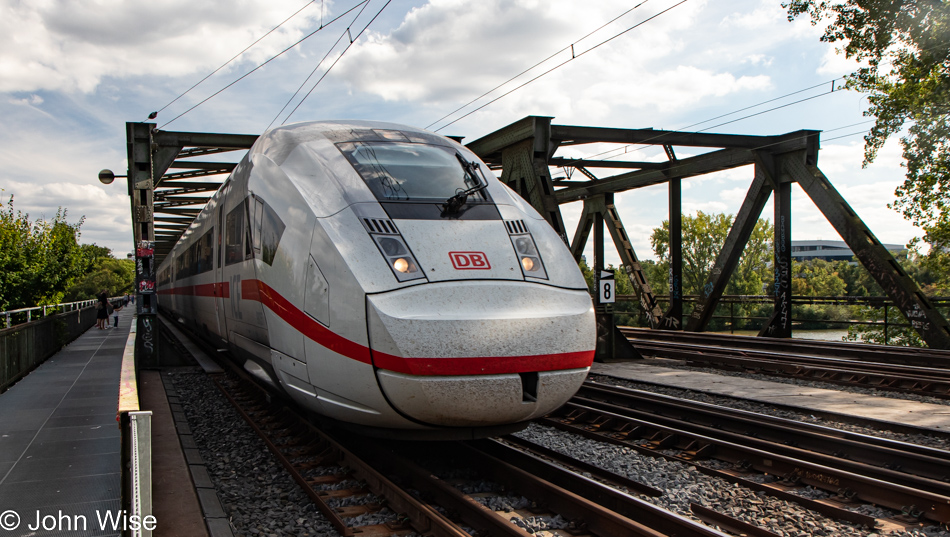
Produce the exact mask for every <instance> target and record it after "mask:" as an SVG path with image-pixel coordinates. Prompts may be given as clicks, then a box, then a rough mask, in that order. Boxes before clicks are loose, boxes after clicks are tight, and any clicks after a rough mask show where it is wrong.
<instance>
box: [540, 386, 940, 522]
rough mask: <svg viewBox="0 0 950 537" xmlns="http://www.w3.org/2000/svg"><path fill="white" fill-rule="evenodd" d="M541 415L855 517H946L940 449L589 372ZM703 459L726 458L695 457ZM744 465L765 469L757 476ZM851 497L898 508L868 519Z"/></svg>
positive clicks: (814, 506) (576, 430)
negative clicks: (804, 493)
mask: <svg viewBox="0 0 950 537" xmlns="http://www.w3.org/2000/svg"><path fill="white" fill-rule="evenodd" d="M542 421H543V422H544V423H545V424H547V425H552V426H554V427H557V428H560V429H562V430H567V431H570V432H574V433H578V434H581V435H583V436H587V437H589V438H594V439H597V440H601V441H606V442H611V443H615V444H621V445H624V446H627V447H631V448H633V449H636V450H637V451H639V452H640V453H643V454H646V455H649V456H654V457H664V458H667V459H671V460H678V461H681V462H685V463H688V464H692V465H694V466H696V467H697V468H698V469H699V470H700V471H702V472H704V473H708V474H711V475H717V476H719V477H723V478H725V479H727V480H729V481H732V482H736V483H739V484H742V485H744V486H748V487H751V488H753V489H754V490H763V491H765V492H767V493H769V494H772V495H775V496H778V497H780V498H783V499H789V500H793V501H796V502H798V503H800V504H803V505H805V506H806V507H809V508H811V509H814V510H816V511H818V512H821V513H824V514H826V515H828V516H832V517H836V518H839V519H842V520H848V521H850V522H854V523H858V524H864V525H870V526H875V525H877V526H888V525H892V522H893V523H896V524H898V525H899V524H905V523H910V522H913V521H915V520H917V519H928V520H932V521H934V522H939V523H944V524H945V523H947V522H948V521H950V482H948V480H950V462H948V461H950V454H948V453H947V452H945V451H942V450H937V449H932V448H927V447H923V446H917V445H913V444H906V443H902V442H896V441H892V440H887V439H882V438H876V437H870V436H866V435H860V434H857V433H850V432H846V431H839V430H835V429H829V428H827V427H821V426H815V425H809V424H805V423H800V422H793V421H790V420H785V419H781V418H775V417H771V416H765V415H762V414H756V413H753V412H746V411H740V410H735V409H730V408H725V407H719V406H716V405H710V404H706V403H698V402H694V401H686V400H682V399H677V398H673V397H668V396H663V395H657V394H651V393H647V392H642V391H638V390H632V389H629V388H622V387H616V386H605V385H598V384H596V383H592V382H587V383H585V385H584V386H583V387H582V388H581V391H580V392H579V393H578V395H577V396H575V398H574V399H572V400H571V402H569V403H568V405H565V406H564V407H562V409H560V410H559V411H558V412H556V413H554V414H552V415H550V416H548V417H547V418H545V419H544V420H542ZM710 459H716V460H718V461H721V462H722V463H726V465H722V464H720V465H719V467H718V468H717V467H710V465H709V464H704V463H703V462H702V461H708V460H710ZM750 472H758V473H761V474H767V475H768V476H775V479H770V481H771V482H765V483H757V482H755V481H753V480H751V479H750ZM798 486H811V487H814V488H817V489H821V490H825V491H828V492H829V493H830V494H831V495H833V496H832V497H831V498H830V499H823V500H808V499H805V498H801V497H799V496H793V495H791V494H790V492H789V491H790V490H792V489H794V488H795V487H798ZM855 501H863V502H867V503H871V504H874V505H879V506H883V507H887V508H890V509H893V510H895V511H897V512H901V513H903V515H902V516H901V517H899V518H897V519H895V520H894V521H886V520H874V519H872V518H871V517H867V516H865V515H859V514H857V513H855V512H853V511H851V510H849V509H847V507H848V506H849V505H852V504H853V503H854V502H855Z"/></svg>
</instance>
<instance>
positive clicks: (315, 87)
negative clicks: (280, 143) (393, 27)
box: [281, 0, 392, 125]
mask: <svg viewBox="0 0 950 537" xmlns="http://www.w3.org/2000/svg"><path fill="white" fill-rule="evenodd" d="M390 2H392V0H386V3H385V4H383V7H381V8H379V11H377V12H376V14H375V15H373V18H372V19H370V21H369V22H367V23H366V26H364V27H363V29H362V30H360V33H358V34H356V37H354V38H352V39H350V43H349V44H348V45H346V48H344V49H343V52H341V53H340V55H339V56H337V58H336V59H335V60H333V63H331V64H330V67H327V70H326V71H324V73H323V75H321V76H320V79H319V80H317V81H316V82H315V83H314V84H313V86H312V87H311V88H310V91H308V92H307V94H306V95H304V96H303V99H300V102H299V103H297V106H295V107H294V109H293V110H291V111H290V113H289V114H287V117H285V118H284V121H282V122H281V125H283V124H284V123H287V120H289V119H290V116H292V115H294V112H296V111H297V109H298V108H300V105H302V104H303V103H304V101H306V100H307V97H310V94H311V93H313V90H315V89H317V86H319V85H320V82H323V79H324V78H326V76H327V75H328V74H330V70H331V69H333V66H335V65H336V64H337V63H338V62H339V61H340V60H342V59H343V56H344V55H345V54H346V51H348V50H350V47H352V46H353V43H355V42H356V41H357V40H358V39H359V38H360V36H361V35H363V32H365V31H366V29H367V28H369V27H370V25H371V24H373V22H374V21H375V20H376V19H377V17H379V16H380V15H381V14H382V13H383V10H384V9H386V6H388V5H389V4H390ZM354 20H355V19H354ZM346 33H347V34H348V35H349V33H350V29H349V28H347V29H346Z"/></svg>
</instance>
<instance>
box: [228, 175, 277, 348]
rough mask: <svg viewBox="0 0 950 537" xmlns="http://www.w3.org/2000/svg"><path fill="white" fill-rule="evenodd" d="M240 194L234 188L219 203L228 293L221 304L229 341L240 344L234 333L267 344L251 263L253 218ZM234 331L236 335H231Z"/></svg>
mask: <svg viewBox="0 0 950 537" xmlns="http://www.w3.org/2000/svg"><path fill="white" fill-rule="evenodd" d="M241 194H242V192H241V191H240V190H239V189H237V188H233V189H232V190H231V193H230V195H229V196H228V202H227V203H224V204H223V206H222V213H224V214H223V215H222V218H223V219H224V266H223V268H222V269H221V282H222V285H223V287H224V294H225V295H226V296H227V300H225V301H224V303H223V306H224V315H225V318H226V324H227V329H228V341H230V342H232V343H235V344H238V345H241V343H237V342H236V341H235V337H237V338H238V339H240V340H241V341H244V340H246V339H250V340H252V341H254V342H257V343H264V344H266V342H267V329H266V324H265V321H264V310H263V305H262V304H261V299H262V297H261V293H260V286H259V282H258V280H257V273H256V270H255V267H254V251H253V249H252V248H253V238H252V236H251V232H252V230H251V227H252V226H251V224H252V219H251V215H250V214H249V213H248V200H247V198H245V197H243V196H241ZM235 198H237V200H235ZM235 201H237V202H236V203H235ZM235 333H237V334H239V335H238V336H234V334H235Z"/></svg>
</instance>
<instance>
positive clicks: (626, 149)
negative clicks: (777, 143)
mask: <svg viewBox="0 0 950 537" xmlns="http://www.w3.org/2000/svg"><path fill="white" fill-rule="evenodd" d="M844 78H845V77H838V78H835V79H832V80H828V81H825V82H822V83H820V84H815V85H813V86H809V87H807V88H802V89H800V90H795V91H792V92H789V93H786V94H785V95H780V96H778V97H773V98H771V99H768V100H765V101H761V102H759V103H756V104H753V105H750V106H745V107H743V108H739V109H736V110H733V111H731V112H727V113H725V114H720V115H718V116H715V117H712V118H709V119H704V120H702V121H697V122H696V123H692V124H690V125H686V126H685V127H680V128H678V129H676V130H674V131H672V132H686V129H689V128H692V127H695V126H697V125H702V124H703V123H709V122H710V121H715V120H717V119H721V118H724V117H728V116H731V115H733V114H738V113H740V112H744V111H746V110H751V109H753V108H758V107H759V106H762V105H765V104H768V103H772V102H775V101H780V100H782V99H785V98H788V97H791V96H793V95H798V94H799V93H803V92H806V91H809V90H813V89H815V88H820V87H822V86H828V85H829V84H830V85H831V86H830V88H831V89H830V90H829V91H826V92H822V93H818V94H816V95H812V96H810V97H805V98H804V99H799V100H797V101H794V102H791V103H786V104H783V105H780V106H776V107H773V108H769V109H768V110H762V111H759V112H756V113H754V114H749V115H747V116H743V117H740V118H736V119H732V120H729V121H724V122H722V123H718V124H716V125H711V126H709V127H705V128H703V129H700V130H698V131H696V132H704V131H708V130H709V129H715V128H716V127H721V126H723V125H728V124H730V123H735V122H737V121H741V120H744V119H748V118H750V117H755V116H759V115H762V114H766V113H768V112H774V111H775V110H779V109H782V108H786V107H788V106H792V105H795V104H799V103H803V102H805V101H810V100H812V99H817V98H818V97H824V96H826V95H830V94H832V93H837V92H838V91H841V90H842V89H844V87H843V86H840V87H835V83H836V82H837V81H839V80H844ZM667 134H668V133H661V134H657V135H656V136H654V137H653V138H648V139H646V140H644V141H651V140H658V139H660V138H662V137H663V136H666V135H667ZM632 145H639V144H628V145H625V146H623V147H615V148H613V149H608V150H606V151H602V152H600V153H596V154H593V155H588V156H585V157H583V159H592V158H596V157H602V156H603V155H607V154H608V153H613V152H615V151H621V152H620V153H618V154H616V155H611V156H609V157H604V158H605V159H611V158H615V157H619V156H621V155H626V154H628V153H633V152H636V151H641V150H643V149H647V148H649V147H653V145H652V144H646V145H642V146H640V147H636V148H634V149H630V147H631V146H632ZM583 159H577V160H583Z"/></svg>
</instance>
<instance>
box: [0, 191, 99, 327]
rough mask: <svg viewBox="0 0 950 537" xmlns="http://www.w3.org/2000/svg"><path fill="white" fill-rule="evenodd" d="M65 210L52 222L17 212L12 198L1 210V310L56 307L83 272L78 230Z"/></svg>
mask: <svg viewBox="0 0 950 537" xmlns="http://www.w3.org/2000/svg"><path fill="white" fill-rule="evenodd" d="M81 225H82V219H80V220H79V222H78V223H76V224H70V223H69V222H67V221H66V211H65V210H64V209H60V210H58V211H56V216H54V217H53V219H52V220H49V221H46V220H36V221H35V222H31V221H30V217H29V215H28V214H25V213H23V212H20V211H14V208H13V196H10V199H9V201H8V202H7V206H6V207H5V208H0V310H6V309H15V308H21V307H27V306H38V305H44V304H56V303H57V302H60V300H61V299H62V297H63V293H64V291H65V290H66V287H67V286H68V285H69V283H70V282H71V280H72V279H73V278H74V277H75V276H76V274H78V272H79V270H80V269H81V265H82V260H83V255H82V252H81V250H80V248H79V244H78V242H77V239H78V238H79V227H80V226H81Z"/></svg>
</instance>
